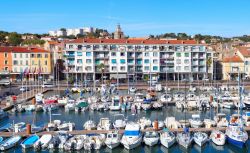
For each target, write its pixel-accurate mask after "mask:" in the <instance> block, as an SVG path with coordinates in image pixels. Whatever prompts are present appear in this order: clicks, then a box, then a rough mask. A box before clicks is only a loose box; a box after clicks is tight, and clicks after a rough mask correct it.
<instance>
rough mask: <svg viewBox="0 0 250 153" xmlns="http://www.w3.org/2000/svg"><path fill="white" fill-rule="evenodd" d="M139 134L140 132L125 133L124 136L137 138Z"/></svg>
mask: <svg viewBox="0 0 250 153" xmlns="http://www.w3.org/2000/svg"><path fill="white" fill-rule="evenodd" d="M139 134H140V131H125V132H124V135H126V136H138V135H139Z"/></svg>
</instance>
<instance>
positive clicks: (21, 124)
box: [11, 122, 26, 133]
mask: <svg viewBox="0 0 250 153" xmlns="http://www.w3.org/2000/svg"><path fill="white" fill-rule="evenodd" d="M25 125H26V123H24V122H19V123H16V124H14V125H13V126H12V127H11V128H12V130H13V131H14V132H16V133H17V132H21V131H22V129H23V128H25Z"/></svg>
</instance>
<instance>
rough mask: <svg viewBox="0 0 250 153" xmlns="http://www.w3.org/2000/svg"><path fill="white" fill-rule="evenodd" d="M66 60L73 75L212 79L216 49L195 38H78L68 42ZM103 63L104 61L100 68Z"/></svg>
mask: <svg viewBox="0 0 250 153" xmlns="http://www.w3.org/2000/svg"><path fill="white" fill-rule="evenodd" d="M64 52H65V55H66V56H65V60H66V61H67V62H66V63H67V64H68V65H67V67H68V71H69V73H71V74H72V75H75V74H76V73H80V74H82V75H88V76H93V77H95V78H99V77H100V75H101V74H102V73H105V76H107V77H109V78H113V77H114V78H116V77H117V74H118V76H119V78H126V77H127V76H128V75H137V77H138V78H143V77H144V76H145V75H149V74H153V75H155V76H158V77H159V78H162V79H166V75H167V77H168V80H178V79H180V80H182V79H190V80H197V79H200V80H201V79H205V78H210V79H212V76H213V63H211V64H210V65H207V64H206V63H207V60H208V59H209V58H211V59H213V52H212V51H208V50H207V47H206V46H205V45H204V44H197V43H196V41H194V40H127V39H76V40H74V41H71V42H68V43H66V45H65V50H64ZM100 65H103V68H102V70H100Z"/></svg>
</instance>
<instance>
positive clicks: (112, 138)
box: [105, 131, 121, 149]
mask: <svg viewBox="0 0 250 153" xmlns="http://www.w3.org/2000/svg"><path fill="white" fill-rule="evenodd" d="M120 143H121V134H119V132H118V131H114V132H109V133H107V137H106V140H105V144H106V145H107V147H108V148H110V149H114V148H116V147H118V146H119V145H120Z"/></svg>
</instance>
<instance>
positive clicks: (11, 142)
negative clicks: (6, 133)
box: [0, 136, 22, 151]
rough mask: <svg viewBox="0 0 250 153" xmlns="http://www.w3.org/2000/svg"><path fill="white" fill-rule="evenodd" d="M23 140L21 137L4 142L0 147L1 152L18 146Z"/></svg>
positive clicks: (14, 137)
mask: <svg viewBox="0 0 250 153" xmlns="http://www.w3.org/2000/svg"><path fill="white" fill-rule="evenodd" d="M21 139H22V137H21V136H12V137H10V138H8V139H6V140H5V141H3V142H2V143H1V145H0V150H1V151H5V150H7V149H10V148H12V147H14V146H16V145H17V144H18V142H19V141H20V140H21Z"/></svg>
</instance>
